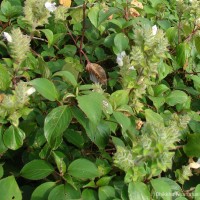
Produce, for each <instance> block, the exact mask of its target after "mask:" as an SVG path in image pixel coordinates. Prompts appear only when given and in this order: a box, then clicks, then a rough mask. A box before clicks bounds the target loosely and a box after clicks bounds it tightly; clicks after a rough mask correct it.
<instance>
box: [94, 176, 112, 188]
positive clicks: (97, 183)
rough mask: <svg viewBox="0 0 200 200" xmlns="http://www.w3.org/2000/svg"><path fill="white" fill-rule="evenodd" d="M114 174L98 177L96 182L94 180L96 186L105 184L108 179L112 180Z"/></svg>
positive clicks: (108, 181)
mask: <svg viewBox="0 0 200 200" xmlns="http://www.w3.org/2000/svg"><path fill="white" fill-rule="evenodd" d="M113 177H114V176H105V177H102V178H100V179H99V180H98V181H97V182H96V185H97V186H99V187H100V186H106V185H108V184H109V183H110V181H111V180H112V178H113Z"/></svg>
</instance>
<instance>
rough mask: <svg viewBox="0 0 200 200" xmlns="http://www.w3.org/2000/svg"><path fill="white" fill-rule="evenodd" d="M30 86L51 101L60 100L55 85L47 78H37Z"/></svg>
mask: <svg viewBox="0 0 200 200" xmlns="http://www.w3.org/2000/svg"><path fill="white" fill-rule="evenodd" d="M30 84H31V85H33V86H34V87H35V89H36V90H37V91H38V92H39V93H40V94H41V95H42V96H43V97H44V98H46V99H48V100H50V101H56V100H58V98H59V94H58V91H57V89H56V87H55V85H54V84H53V82H51V81H49V80H48V79H45V78H36V79H34V80H32V81H30Z"/></svg>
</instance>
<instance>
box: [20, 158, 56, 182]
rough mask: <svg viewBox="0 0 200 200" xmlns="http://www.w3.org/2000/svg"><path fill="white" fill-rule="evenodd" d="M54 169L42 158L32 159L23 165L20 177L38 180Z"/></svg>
mask: <svg viewBox="0 0 200 200" xmlns="http://www.w3.org/2000/svg"><path fill="white" fill-rule="evenodd" d="M53 171H54V168H53V167H52V166H51V165H50V164H49V163H48V162H46V161H44V160H32V161H31V162H29V163H27V164H26V165H24V167H23V168H22V169H21V171H20V174H21V176H22V177H24V178H26V179H30V180H40V179H43V178H45V177H47V176H48V175H50V174H51V173H52V172H53Z"/></svg>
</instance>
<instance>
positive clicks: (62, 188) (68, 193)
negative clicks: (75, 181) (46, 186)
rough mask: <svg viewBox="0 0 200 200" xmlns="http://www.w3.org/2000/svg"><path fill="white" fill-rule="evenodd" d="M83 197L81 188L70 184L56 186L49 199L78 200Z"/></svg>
mask: <svg viewBox="0 0 200 200" xmlns="http://www.w3.org/2000/svg"><path fill="white" fill-rule="evenodd" d="M80 198H81V192H80V190H76V189H74V188H73V187H72V186H71V185H69V184H65V185H63V184H61V185H58V186H56V187H55V188H54V189H53V190H52V191H51V192H50V194H49V197H48V200H73V199H74V200H78V199H80Z"/></svg>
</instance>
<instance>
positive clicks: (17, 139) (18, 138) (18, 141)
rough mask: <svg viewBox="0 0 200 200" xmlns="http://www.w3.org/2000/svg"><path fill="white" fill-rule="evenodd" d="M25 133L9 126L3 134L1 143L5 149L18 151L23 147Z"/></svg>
mask: <svg viewBox="0 0 200 200" xmlns="http://www.w3.org/2000/svg"><path fill="white" fill-rule="evenodd" d="M25 136H26V135H25V133H24V132H23V131H22V130H21V129H20V128H18V127H15V126H13V125H11V126H10V127H9V128H8V129H6V131H5V132H4V134H3V141H4V144H5V146H6V147H8V148H9V149H12V150H16V149H19V148H20V147H21V146H22V145H23V140H24V139H25Z"/></svg>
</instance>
